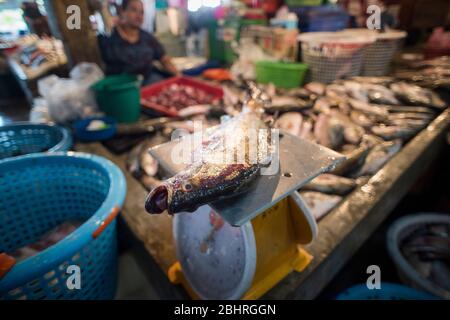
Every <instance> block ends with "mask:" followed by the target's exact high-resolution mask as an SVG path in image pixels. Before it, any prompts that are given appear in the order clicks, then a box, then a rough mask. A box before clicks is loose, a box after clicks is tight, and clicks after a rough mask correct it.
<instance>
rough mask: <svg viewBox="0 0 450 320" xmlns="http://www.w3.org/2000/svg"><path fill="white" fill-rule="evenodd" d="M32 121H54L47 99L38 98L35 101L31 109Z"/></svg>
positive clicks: (30, 118)
mask: <svg viewBox="0 0 450 320" xmlns="http://www.w3.org/2000/svg"><path fill="white" fill-rule="evenodd" d="M29 120H30V122H36V123H48V122H51V121H52V118H51V116H50V114H49V112H48V105H47V102H46V101H45V99H43V98H36V99H34V101H33V108H31V111H30V117H29Z"/></svg>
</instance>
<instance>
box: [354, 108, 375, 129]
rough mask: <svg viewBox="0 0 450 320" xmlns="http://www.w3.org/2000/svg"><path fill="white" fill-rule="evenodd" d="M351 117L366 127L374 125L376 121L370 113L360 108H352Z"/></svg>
mask: <svg viewBox="0 0 450 320" xmlns="http://www.w3.org/2000/svg"><path fill="white" fill-rule="evenodd" d="M350 119H352V121H353V122H354V123H356V124H357V125H359V126H361V127H363V128H366V129H367V128H370V127H372V126H373V125H374V121H372V120H371V119H370V117H369V116H368V115H366V114H365V113H364V112H361V111H358V110H352V111H351V112H350Z"/></svg>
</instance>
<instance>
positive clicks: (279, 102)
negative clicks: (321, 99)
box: [264, 96, 313, 113]
mask: <svg viewBox="0 0 450 320" xmlns="http://www.w3.org/2000/svg"><path fill="white" fill-rule="evenodd" d="M312 106H313V102H312V101H309V100H303V99H300V98H294V97H290V96H275V97H273V98H272V100H271V103H270V104H268V105H267V106H265V107H264V110H265V111H266V112H268V113H275V112H277V111H278V112H289V111H301V110H304V109H308V108H311V107H312Z"/></svg>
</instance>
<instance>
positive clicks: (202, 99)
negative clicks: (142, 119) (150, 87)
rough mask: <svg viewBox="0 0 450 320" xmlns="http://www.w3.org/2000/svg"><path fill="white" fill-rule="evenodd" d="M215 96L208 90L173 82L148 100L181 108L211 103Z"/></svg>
mask: <svg viewBox="0 0 450 320" xmlns="http://www.w3.org/2000/svg"><path fill="white" fill-rule="evenodd" d="M213 100H214V96H212V95H211V94H209V93H207V92H206V91H204V90H202V89H199V88H196V87H193V86H188V85H183V84H177V83H174V84H171V85H170V86H168V87H167V88H164V89H163V90H161V91H160V92H159V93H158V94H156V95H152V96H150V97H148V98H147V99H146V101H148V102H151V103H154V104H158V105H161V106H166V107H170V108H175V109H177V110H181V109H183V108H186V107H190V106H196V105H204V104H210V103H212V102H213Z"/></svg>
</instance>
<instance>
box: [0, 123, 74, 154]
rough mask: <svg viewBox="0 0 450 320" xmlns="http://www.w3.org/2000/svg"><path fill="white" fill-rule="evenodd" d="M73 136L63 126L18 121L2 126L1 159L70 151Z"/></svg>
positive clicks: (0, 131)
mask: <svg viewBox="0 0 450 320" xmlns="http://www.w3.org/2000/svg"><path fill="white" fill-rule="evenodd" d="M71 146H72V137H71V135H70V133H69V131H68V130H67V129H65V128H63V127H60V126H56V125H48V124H37V123H30V122H17V123H13V124H9V125H6V126H1V127H0V160H1V159H5V158H9V157H15V156H21V155H25V154H29V153H37V152H57V151H68V150H69V149H70V147H71Z"/></svg>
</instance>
